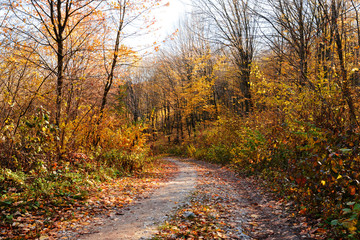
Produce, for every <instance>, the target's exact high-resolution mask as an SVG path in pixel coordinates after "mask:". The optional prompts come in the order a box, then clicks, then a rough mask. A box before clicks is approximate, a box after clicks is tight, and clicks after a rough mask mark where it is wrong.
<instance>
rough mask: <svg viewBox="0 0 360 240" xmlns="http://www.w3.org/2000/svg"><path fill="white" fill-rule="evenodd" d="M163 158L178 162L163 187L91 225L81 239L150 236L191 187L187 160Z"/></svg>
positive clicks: (192, 176)
mask: <svg viewBox="0 0 360 240" xmlns="http://www.w3.org/2000/svg"><path fill="white" fill-rule="evenodd" d="M166 160H168V161H171V162H173V163H175V164H177V165H178V168H179V174H178V175H177V176H176V177H175V178H174V179H173V180H171V181H170V182H167V183H165V184H164V186H163V187H161V188H159V189H157V190H155V191H154V192H153V194H151V195H150V196H149V198H147V199H145V200H141V201H139V202H137V203H135V204H134V205H132V206H129V207H128V208H127V210H126V211H124V212H123V215H116V216H114V217H113V219H111V220H109V222H108V223H107V224H106V225H104V226H101V227H94V228H93V229H91V231H90V234H86V235H83V236H80V237H79V238H77V239H82V240H85V239H86V240H100V239H101V240H110V239H111V240H117V239H119V240H124V239H126V240H127V239H128V240H132V239H147V238H150V237H151V236H152V235H153V234H154V233H155V232H156V231H157V226H158V225H159V224H161V223H162V222H164V221H165V220H166V219H167V218H168V214H171V213H172V212H173V211H174V210H175V208H177V207H178V206H181V204H182V203H184V202H185V201H186V200H187V198H188V197H189V195H190V194H191V192H192V191H194V189H195V185H196V179H197V173H196V170H195V167H194V166H193V165H191V164H187V163H184V162H180V161H176V160H174V159H172V158H167V159H166Z"/></svg>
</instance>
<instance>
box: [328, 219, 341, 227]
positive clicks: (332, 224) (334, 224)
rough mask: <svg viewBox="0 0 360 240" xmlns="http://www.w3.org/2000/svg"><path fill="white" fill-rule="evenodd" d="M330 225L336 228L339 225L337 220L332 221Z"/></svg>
mask: <svg viewBox="0 0 360 240" xmlns="http://www.w3.org/2000/svg"><path fill="white" fill-rule="evenodd" d="M330 224H331V226H336V225H338V224H339V220H332V221H331V223H330Z"/></svg>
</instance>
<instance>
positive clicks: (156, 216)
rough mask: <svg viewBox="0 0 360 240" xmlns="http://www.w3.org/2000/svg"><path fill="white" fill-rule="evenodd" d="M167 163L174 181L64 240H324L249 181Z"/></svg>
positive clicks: (196, 164)
mask: <svg viewBox="0 0 360 240" xmlns="http://www.w3.org/2000/svg"><path fill="white" fill-rule="evenodd" d="M166 160H168V161H170V163H172V164H175V165H176V166H177V168H176V169H177V171H176V172H175V174H174V176H173V178H172V179H170V181H169V182H166V183H164V182H163V183H161V184H160V186H159V188H158V189H156V190H154V191H152V192H151V194H150V193H148V194H147V195H146V196H144V195H143V196H140V197H138V198H137V199H138V200H136V201H135V202H134V203H132V204H130V205H128V206H127V207H126V208H123V209H121V210H120V212H117V213H115V214H102V215H98V216H97V218H96V222H95V223H92V224H90V225H88V226H85V227H83V228H82V229H81V231H79V230H77V231H75V232H71V233H70V232H67V231H64V232H63V233H62V238H64V239H90V240H92V239H94V240H95V239H103V240H105V239H109V240H110V239H114V240H115V239H323V238H324V232H323V230H322V229H321V228H319V227H316V224H314V222H313V223H311V224H310V223H309V221H308V220H307V219H306V218H305V217H299V215H298V214H297V212H296V211H295V210H294V209H295V208H294V207H293V205H292V203H291V202H290V203H289V202H286V201H284V200H281V199H280V200H279V199H276V198H275V197H274V196H273V195H271V194H270V193H269V192H268V191H266V189H264V188H262V187H261V186H260V184H259V183H258V182H256V181H255V180H254V179H252V178H244V177H240V176H238V175H237V174H236V173H234V172H233V171H231V170H230V169H227V168H226V167H221V166H219V165H215V164H209V163H205V162H201V161H194V160H179V159H175V158H167V159H166Z"/></svg>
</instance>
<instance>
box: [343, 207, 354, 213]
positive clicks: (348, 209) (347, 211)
mask: <svg viewBox="0 0 360 240" xmlns="http://www.w3.org/2000/svg"><path fill="white" fill-rule="evenodd" d="M342 211H343V212H344V213H345V214H346V213H351V212H352V210H351V209H350V208H344V209H343V210H342Z"/></svg>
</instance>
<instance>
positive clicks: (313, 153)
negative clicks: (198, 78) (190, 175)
mask: <svg viewBox="0 0 360 240" xmlns="http://www.w3.org/2000/svg"><path fill="white" fill-rule="evenodd" d="M358 144H359V134H357V133H355V132H347V133H341V132H334V131H329V130H326V129H323V128H320V127H316V126H315V125H313V124H311V123H308V122H304V121H283V122H279V119H276V118H271V116H270V115H266V114H264V113H262V114H261V115H256V114H254V115H253V116H249V117H248V118H245V119H243V118H238V119H236V118H229V119H227V118H223V119H220V120H219V121H218V122H217V123H215V124H214V125H213V127H212V128H209V129H207V130H205V132H204V133H203V134H201V135H199V136H198V137H196V138H193V139H188V140H186V141H184V142H183V143H182V144H180V145H174V146H170V147H169V150H168V152H169V153H170V154H175V155H182V156H187V157H192V158H197V159H202V160H206V161H210V162H214V163H220V164H227V165H230V166H232V168H234V169H235V170H236V171H238V172H239V173H242V174H246V175H255V176H258V177H260V178H261V179H263V180H265V181H264V183H265V184H267V186H268V189H271V190H273V191H274V192H276V193H278V194H279V195H280V196H282V197H284V198H287V199H288V200H292V201H295V202H296V203H297V206H298V211H299V214H301V215H304V216H307V217H309V218H312V219H322V225H323V226H322V228H323V229H324V231H327V232H328V234H329V237H334V238H347V239H358V238H359V237H360V221H359V220H360V199H359V184H360V182H359V172H360V157H359V153H360V152H359V148H358Z"/></svg>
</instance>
